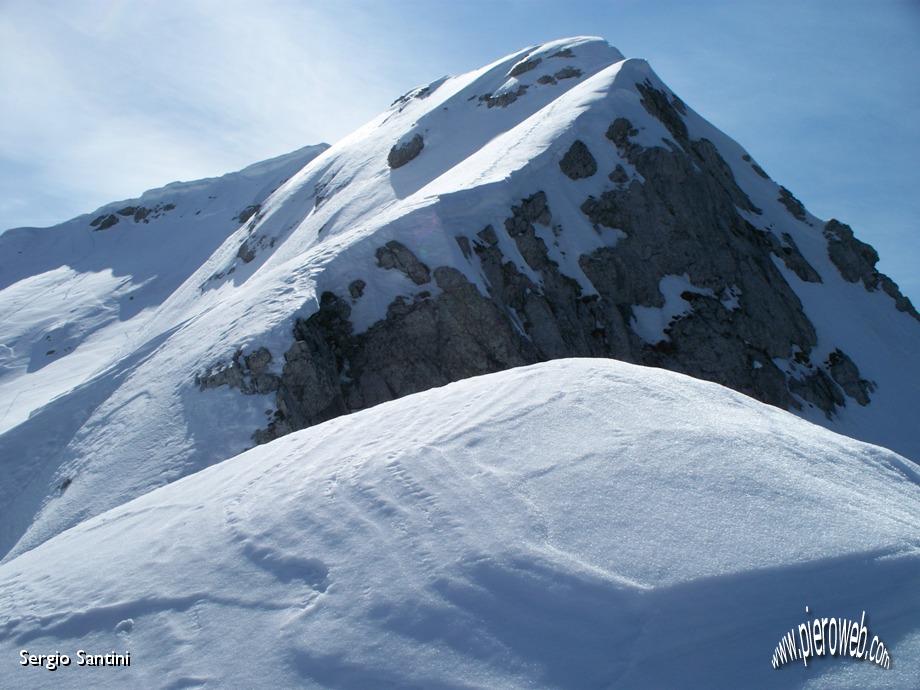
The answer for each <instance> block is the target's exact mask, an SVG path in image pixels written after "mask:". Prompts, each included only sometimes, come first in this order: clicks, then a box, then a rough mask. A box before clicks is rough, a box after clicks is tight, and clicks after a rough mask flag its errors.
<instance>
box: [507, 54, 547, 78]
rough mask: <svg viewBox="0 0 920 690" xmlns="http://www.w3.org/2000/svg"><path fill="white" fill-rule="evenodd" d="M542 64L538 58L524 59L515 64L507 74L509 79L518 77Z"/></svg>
mask: <svg viewBox="0 0 920 690" xmlns="http://www.w3.org/2000/svg"><path fill="white" fill-rule="evenodd" d="M541 62H543V60H542V59H540V58H538V57H537V58H533V59H532V60H528V59H524V60H521V61H520V62H519V63H517V64H516V65H515V66H514V67H512V68H511V71H510V72H508V76H509V77H519V76H521V75H522V74H524V73H525V72H529V71H530V70H532V69H533V68H534V67H536V66H537V65H539V64H540V63H541Z"/></svg>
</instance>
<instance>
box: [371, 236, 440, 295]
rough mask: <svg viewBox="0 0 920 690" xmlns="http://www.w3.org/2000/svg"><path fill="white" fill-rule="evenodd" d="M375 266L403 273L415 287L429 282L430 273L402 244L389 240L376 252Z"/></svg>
mask: <svg viewBox="0 0 920 690" xmlns="http://www.w3.org/2000/svg"><path fill="white" fill-rule="evenodd" d="M376 256H377V265H378V266H380V268H385V269H393V268H395V269H396V270H398V271H401V272H402V273H405V274H406V276H408V278H409V280H411V281H412V282H413V283H415V284H416V285H424V284H425V283H427V282H429V281H430V280H431V271H430V270H429V269H428V267H427V266H426V265H425V264H423V263H422V262H421V261H419V260H418V259H417V258H416V256H415V254H413V253H412V252H411V251H410V250H409V248H408V247H406V246H405V245H404V244H402V243H400V242H397V241H395V240H391V241H389V242H387V243H386V244H385V245H384V246H383V247H379V248H378V249H377V252H376Z"/></svg>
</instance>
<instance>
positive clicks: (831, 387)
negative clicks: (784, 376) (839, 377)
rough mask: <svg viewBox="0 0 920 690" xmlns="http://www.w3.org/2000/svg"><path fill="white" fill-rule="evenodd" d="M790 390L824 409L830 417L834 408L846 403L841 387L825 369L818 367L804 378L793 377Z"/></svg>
mask: <svg viewBox="0 0 920 690" xmlns="http://www.w3.org/2000/svg"><path fill="white" fill-rule="evenodd" d="M789 390H791V391H792V392H793V393H795V394H796V395H798V396H799V397H800V398H802V399H803V400H804V401H805V402H808V403H811V404H812V405H814V406H815V407H817V408H818V409H819V410H823V411H824V414H825V415H826V416H827V418H828V419H830V418H831V417H832V416H833V411H834V409H836V408H837V407H843V406H844V405H845V404H846V401H845V400H844V399H843V393H842V392H841V390H840V388H839V387H838V386H837V384H836V383H834V382H833V381H832V380H831V377H830V376H828V375H827V373H825V371H824V370H823V369H816V370H815V371H814V372H813V373H811V374H809V375H808V376H806V377H805V378H803V379H799V378H791V379H790V380H789Z"/></svg>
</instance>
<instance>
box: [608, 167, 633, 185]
mask: <svg viewBox="0 0 920 690" xmlns="http://www.w3.org/2000/svg"><path fill="white" fill-rule="evenodd" d="M607 177H608V178H609V179H610V181H611V182H615V183H616V184H626V183H627V182H629V173H627V172H626V169H625V168H624V167H623V166H622V165H620V164H619V163H617V167H615V168H614V169H613V172H612V173H610V174H609V175H608V176H607Z"/></svg>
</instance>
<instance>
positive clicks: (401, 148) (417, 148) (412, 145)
mask: <svg viewBox="0 0 920 690" xmlns="http://www.w3.org/2000/svg"><path fill="white" fill-rule="evenodd" d="M423 148H425V141H424V139H422V135H421V134H415V135H414V136H413V137H412V138H411V139H410V140H409V141H407V142H405V143H404V144H396V145H394V146H393V148H391V149H390V153H389V155H388V156H387V164H388V165H389V166H390V167H391V168H393V169H394V170H395V169H396V168H401V167H402V166H404V165H405V164H406V163H408V162H409V161H411V160H413V159H414V158H416V157H417V156H418V154H420V153H421V152H422V149H423Z"/></svg>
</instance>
